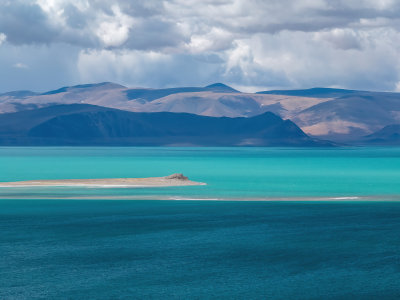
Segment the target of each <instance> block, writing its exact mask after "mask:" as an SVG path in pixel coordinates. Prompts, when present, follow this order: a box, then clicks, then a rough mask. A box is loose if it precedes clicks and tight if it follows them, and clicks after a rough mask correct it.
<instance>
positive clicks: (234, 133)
mask: <svg viewBox="0 0 400 300" xmlns="http://www.w3.org/2000/svg"><path fill="white" fill-rule="evenodd" d="M23 120H27V121H26V122H23ZM0 144H1V145H153V146H158V145H199V146H330V145H331V144H330V143H327V142H321V141H318V140H314V139H311V138H309V137H308V136H307V135H306V134H305V133H304V132H303V131H302V130H301V129H300V128H298V127H297V126H296V124H294V123H293V122H291V121H290V120H285V121H284V120H282V119H281V118H280V117H278V116H276V115H275V114H273V113H269V112H268V113H265V114H262V115H259V116H256V117H252V118H227V117H220V118H216V117H206V116H198V115H192V114H185V113H179V114H177V113H165V112H164V113H133V112H127V111H121V110H116V109H109V108H104V107H98V106H92V105H79V104H75V105H59V106H51V107H46V108H40V109H35V110H30V111H22V112H17V113H11V114H2V115H0Z"/></svg>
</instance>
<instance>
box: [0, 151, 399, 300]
mask: <svg viewBox="0 0 400 300" xmlns="http://www.w3.org/2000/svg"><path fill="white" fill-rule="evenodd" d="M0 168H1V169H0V181H15V180H30V179H69V178H112V177H153V176H165V175H168V174H171V173H176V172H181V173H184V174H185V175H187V176H189V178H190V179H192V180H195V181H202V182H206V183H207V186H195V187H177V188H176V187H175V188H171V187H170V188H140V189H137V188H136V189H132V188H120V189H109V188H3V189H0V232H1V235H0V253H1V256H0V299H128V298H129V299H131V298H138V299H147V298H152V299H166V298H167V299H188V298H189V299H191V298H194V299H211V298H219V299H221V298H222V299H243V298H246V299H265V298H268V299H348V298H357V299H376V298H379V297H380V298H384V299H397V298H399V297H400V287H399V282H400V201H399V200H400V184H399V183H400V148H341V149H297V148H283V149H278V148H68V147H62V148H0ZM122 199H123V200H122ZM172 199H179V201H176V200H172ZM194 199H206V200H208V201H195V200H194ZM213 199H222V200H225V201H221V200H213ZM241 200H254V201H241ZM260 200H268V201H260ZM274 200H285V201H274ZM286 200H293V201H286ZM308 200H313V201H308ZM327 200H329V201H327Z"/></svg>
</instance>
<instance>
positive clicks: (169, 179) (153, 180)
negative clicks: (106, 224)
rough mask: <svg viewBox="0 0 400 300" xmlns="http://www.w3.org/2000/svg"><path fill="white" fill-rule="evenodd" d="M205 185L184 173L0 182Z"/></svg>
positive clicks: (27, 184)
mask: <svg viewBox="0 0 400 300" xmlns="http://www.w3.org/2000/svg"><path fill="white" fill-rule="evenodd" d="M190 185H205V183H203V182H196V181H191V180H189V179H188V178H187V177H185V176H183V175H182V174H172V175H169V176H165V177H148V178H102V179H56V180H27V181H14V182H0V187H31V186H101V187H168V186H190Z"/></svg>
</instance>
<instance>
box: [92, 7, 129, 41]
mask: <svg viewBox="0 0 400 300" xmlns="http://www.w3.org/2000/svg"><path fill="white" fill-rule="evenodd" d="M111 9H112V12H113V14H112V15H106V14H104V13H103V14H101V15H100V16H99V17H98V19H99V24H98V28H97V29H95V33H96V35H97V37H98V38H99V39H100V40H101V42H102V43H103V45H104V46H106V47H110V46H111V47H118V46H121V45H122V44H123V43H125V42H126V41H127V40H128V37H129V30H130V29H131V28H132V25H133V24H134V19H133V18H132V17H130V16H129V15H127V14H124V13H122V12H121V9H120V7H119V6H118V5H114V6H112V8H111Z"/></svg>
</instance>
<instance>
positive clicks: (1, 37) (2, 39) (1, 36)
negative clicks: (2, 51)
mask: <svg viewBox="0 0 400 300" xmlns="http://www.w3.org/2000/svg"><path fill="white" fill-rule="evenodd" d="M6 39H7V36H6V35H5V34H4V33H2V32H0V45H1V44H3V43H4V42H5V41H6Z"/></svg>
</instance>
